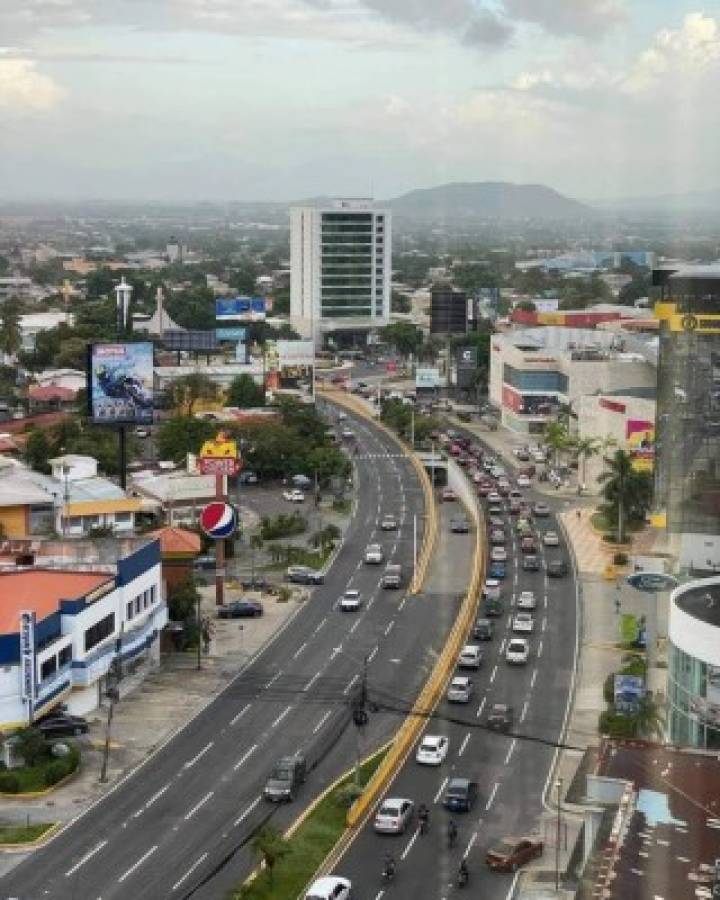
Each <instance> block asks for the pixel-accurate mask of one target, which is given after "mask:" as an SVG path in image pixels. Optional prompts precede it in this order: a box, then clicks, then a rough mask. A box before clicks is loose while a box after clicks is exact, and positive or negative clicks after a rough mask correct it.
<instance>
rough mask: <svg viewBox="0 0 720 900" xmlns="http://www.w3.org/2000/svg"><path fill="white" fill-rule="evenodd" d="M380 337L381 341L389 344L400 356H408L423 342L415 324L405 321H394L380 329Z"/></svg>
mask: <svg viewBox="0 0 720 900" xmlns="http://www.w3.org/2000/svg"><path fill="white" fill-rule="evenodd" d="M380 338H381V340H382V341H383V343H386V344H390V346H391V347H394V348H395V349H396V350H397V352H398V353H399V354H400V355H401V356H410V354H412V353H416V352H417V350H418V347H420V345H421V344H422V342H423V336H422V332H421V331H420V329H419V328H418V327H417V326H416V325H411V324H409V323H406V322H396V323H395V324H393V325H386V326H385V327H384V328H381V329H380Z"/></svg>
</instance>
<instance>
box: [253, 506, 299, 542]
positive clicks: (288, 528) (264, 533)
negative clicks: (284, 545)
mask: <svg viewBox="0 0 720 900" xmlns="http://www.w3.org/2000/svg"><path fill="white" fill-rule="evenodd" d="M306 528H307V521H306V520H305V518H304V516H301V515H300V513H299V512H294V513H290V514H289V515H286V514H285V513H280V515H278V516H275V517H274V518H273V517H268V516H265V517H263V518H262V519H261V521H260V536H261V537H262V539H263V540H264V541H274V540H276V539H277V538H282V537H289V536H290V535H293V534H302V533H303V531H305V529H306Z"/></svg>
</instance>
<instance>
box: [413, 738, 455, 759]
mask: <svg viewBox="0 0 720 900" xmlns="http://www.w3.org/2000/svg"><path fill="white" fill-rule="evenodd" d="M449 746H450V741H449V740H448V739H447V738H446V737H445V736H444V735H439V734H426V735H425V736H424V737H423V739H422V740H421V741H420V745H419V747H418V748H417V752H416V754H415V761H416V762H419V763H420V764H421V765H423V766H439V765H440V763H442V761H443V760H444V759H445V757H446V756H447V752H448V747H449Z"/></svg>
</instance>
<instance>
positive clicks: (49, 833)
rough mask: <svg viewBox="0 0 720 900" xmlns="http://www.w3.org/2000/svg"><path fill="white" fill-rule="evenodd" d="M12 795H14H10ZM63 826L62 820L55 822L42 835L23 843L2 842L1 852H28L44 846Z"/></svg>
mask: <svg viewBox="0 0 720 900" xmlns="http://www.w3.org/2000/svg"><path fill="white" fill-rule="evenodd" d="M10 796H12V795H10ZM61 826H62V822H53V823H52V824H51V825H50V827H49V828H47V829H46V830H45V831H43V833H42V834H41V835H40V837H39V838H35V840H34V841H26V842H25V843H23V844H0V852H2V853H26V852H27V851H28V850H35V849H37V848H38V847H42V845H43V844H44V843H45V842H46V841H49V840H50V838H51V837H53V835H54V834H55V832H56V831H58V830H59V829H60V827H61Z"/></svg>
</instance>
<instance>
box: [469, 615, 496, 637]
mask: <svg viewBox="0 0 720 900" xmlns="http://www.w3.org/2000/svg"><path fill="white" fill-rule="evenodd" d="M494 633H495V626H494V625H493V623H492V622H491V621H490V619H478V620H477V622H475V624H474V625H473V630H472V636H473V638H474V639H475V640H476V641H491V640H492V639H493V635H494Z"/></svg>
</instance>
